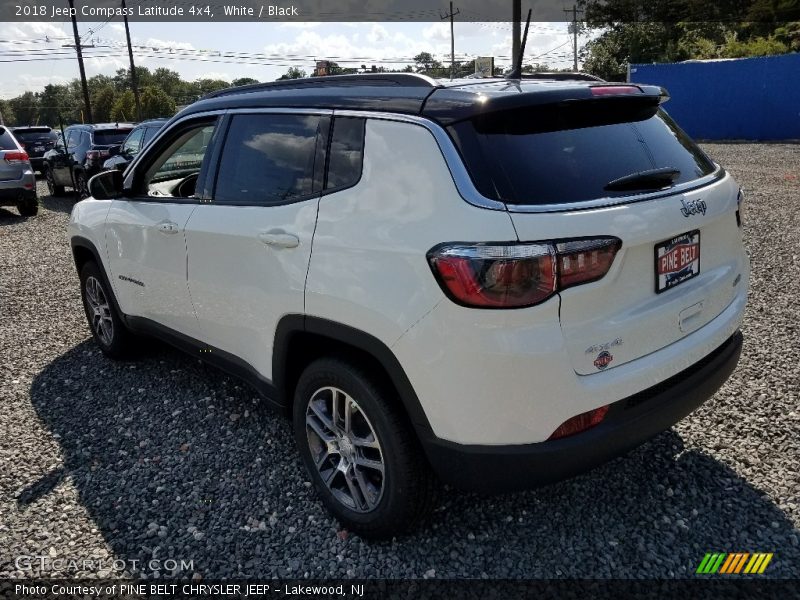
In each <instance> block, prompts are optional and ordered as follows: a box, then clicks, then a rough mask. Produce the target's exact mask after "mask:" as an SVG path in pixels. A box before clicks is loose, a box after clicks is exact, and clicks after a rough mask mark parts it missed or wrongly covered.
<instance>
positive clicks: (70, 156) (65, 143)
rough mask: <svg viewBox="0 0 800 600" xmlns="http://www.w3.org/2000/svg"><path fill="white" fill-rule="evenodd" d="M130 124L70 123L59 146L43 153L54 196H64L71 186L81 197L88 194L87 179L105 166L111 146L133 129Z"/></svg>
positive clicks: (57, 144) (51, 191)
mask: <svg viewBox="0 0 800 600" xmlns="http://www.w3.org/2000/svg"><path fill="white" fill-rule="evenodd" d="M131 129H133V125H131V124H127V123H99V124H95V125H70V126H69V127H67V128H66V129H65V130H64V139H63V140H62V139H61V136H58V141H57V143H56V145H55V146H54V147H53V148H52V149H51V150H48V151H47V152H45V154H44V166H43V169H44V175H45V178H46V179H47V188H48V190H49V191H50V195H52V196H62V195H64V188H65V187H72V188H73V189H74V190H75V191H76V192H77V194H78V196H79V197H80V198H85V197H87V196H88V195H89V188H88V185H87V184H88V182H89V179H91V177H92V176H93V175H95V174H97V173H99V172H100V171H102V169H103V162H104V161H105V160H106V159H107V158H108V157H109V149H110V148H112V147H114V146H119V145H120V144H121V143H122V141H123V140H124V139H125V137H126V136H127V135H128V134H129V133H130V132H131Z"/></svg>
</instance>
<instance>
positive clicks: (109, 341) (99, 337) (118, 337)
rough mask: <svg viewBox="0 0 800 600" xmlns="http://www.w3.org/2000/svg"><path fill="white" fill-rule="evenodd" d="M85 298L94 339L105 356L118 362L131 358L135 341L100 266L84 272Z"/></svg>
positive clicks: (92, 265) (88, 266) (90, 264)
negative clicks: (117, 308)
mask: <svg viewBox="0 0 800 600" xmlns="http://www.w3.org/2000/svg"><path fill="white" fill-rule="evenodd" d="M80 278H81V298H82V300H83V308H84V311H85V312H86V319H87V321H89V329H91V331H92V337H94V340H95V342H96V343H97V345H98V346H99V347H100V350H102V352H103V354H105V355H106V356H108V357H109V358H113V359H116V360H119V359H124V358H128V357H130V356H131V354H132V353H133V350H134V337H133V334H132V333H131V332H130V331H129V330H128V328H127V327H126V326H125V324H124V323H123V322H122V319H121V318H120V316H119V314H118V313H117V310H116V308H115V305H114V300H113V297H112V296H111V294H112V292H111V290H110V289H108V287H107V285H106V283H105V278H104V277H103V276H102V274H101V273H100V268H99V267H98V266H97V264H96V263H94V262H92V261H89V262H87V263H86V264H85V265H83V268H82V269H81V275H80Z"/></svg>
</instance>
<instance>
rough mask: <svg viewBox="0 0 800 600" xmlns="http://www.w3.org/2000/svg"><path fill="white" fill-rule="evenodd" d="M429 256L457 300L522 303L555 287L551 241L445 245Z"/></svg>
mask: <svg viewBox="0 0 800 600" xmlns="http://www.w3.org/2000/svg"><path fill="white" fill-rule="evenodd" d="M428 260H429V261H430V264H431V267H432V268H433V272H434V273H435V274H436V276H437V277H438V279H439V282H440V283H441V285H442V289H443V290H444V291H445V292H446V293H447V294H448V295H449V296H450V298H452V299H453V300H454V301H455V302H457V303H458V304H462V305H464V306H479V307H483V308H519V307H522V306H532V305H534V304H539V303H540V302H543V301H544V300H546V299H547V298H549V297H550V296H552V295H553V294H554V293H555V291H556V277H555V256H554V254H553V248H552V246H550V245H548V244H528V245H524V244H520V245H513V246H504V245H496V246H495V245H488V246H480V245H476V246H467V245H463V246H462V245H452V246H445V247H442V248H440V249H439V250H434V251H432V252H431V253H430V254H429V256H428Z"/></svg>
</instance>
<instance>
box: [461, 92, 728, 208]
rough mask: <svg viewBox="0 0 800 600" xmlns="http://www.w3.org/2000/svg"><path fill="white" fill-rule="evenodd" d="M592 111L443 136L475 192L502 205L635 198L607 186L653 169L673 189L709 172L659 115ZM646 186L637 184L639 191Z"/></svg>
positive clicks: (472, 126)
mask: <svg viewBox="0 0 800 600" xmlns="http://www.w3.org/2000/svg"><path fill="white" fill-rule="evenodd" d="M595 109H596V107H595ZM595 109H592V111H591V113H590V114H589V115H588V116H587V114H585V113H584V114H578V113H562V112H559V111H560V109H558V108H556V109H553V110H544V111H542V110H539V111H534V110H527V111H526V112H525V113H524V114H523V113H520V111H509V112H507V113H502V114H501V115H496V116H488V117H484V118H482V119H476V120H471V121H464V122H461V123H456V124H455V125H452V126H451V127H450V128H449V130H450V133H451V135H452V137H453V139H454V141H455V142H456V145H457V146H458V147H459V150H460V151H461V154H462V156H463V157H464V161H465V163H466V166H467V169H468V170H469V172H470V175H471V176H472V179H473V181H474V183H475V185H476V187H477V188H478V189H479V191H480V192H481V193H482V194H483V195H484V196H487V197H489V198H493V199H496V200H501V201H503V202H506V203H508V204H517V205H537V204H564V203H572V202H581V201H585V200H593V199H597V198H605V197H616V196H624V195H626V194H627V195H629V194H631V193H637V192H636V191H634V190H631V189H616V188H614V187H613V186H611V187H610V188H609V187H608V185H609V183H611V182H613V181H614V180H617V179H620V178H624V177H628V176H631V175H633V174H637V173H641V172H648V171H653V170H657V169H669V170H671V171H677V173H676V174H675V175H674V177H672V178H671V181H672V184H680V183H685V182H688V181H693V180H696V179H698V178H701V177H703V176H705V175H708V174H710V173H712V172H713V171H714V169H715V167H714V164H713V163H712V162H711V160H710V159H709V158H708V157H707V156H706V155H705V154H704V153H703V152H702V151H701V150H700V148H698V147H697V145H696V144H695V143H694V142H692V141H691V139H689V137H688V136H687V135H686V134H685V133H684V132H683V131H681V129H680V128H679V127H678V126H677V125H676V124H675V123H674V121H672V119H670V117H669V116H668V115H667V114H666V113H665V112H663V111H658V112H657V113H654V112H653V111H651V112H650V113H649V114H642V115H639V116H640V117H644V118H641V119H638V120H636V119H631V118H623V119H620V118H619V115H617V116H616V117H613V118H605V117H604V116H603V115H602V114H601V113H600V112H598V111H597V110H595ZM647 183H648V180H646V179H645V178H642V179H641V184H642V186H643V187H642V189H643V190H644V189H645V185H646V184H647ZM669 183H670V182H669V181H667V182H666V184H667V185H668V184H669ZM649 185H650V186H651V188H649V189H647V190H646V191H652V185H653V184H652V181H650V182H649ZM633 187H635V185H634V186H633Z"/></svg>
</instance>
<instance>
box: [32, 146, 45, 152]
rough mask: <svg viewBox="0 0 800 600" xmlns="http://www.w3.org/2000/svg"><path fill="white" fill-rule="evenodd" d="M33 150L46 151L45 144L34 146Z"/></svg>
mask: <svg viewBox="0 0 800 600" xmlns="http://www.w3.org/2000/svg"><path fill="white" fill-rule="evenodd" d="M33 151H34V152H44V146H34V147H33Z"/></svg>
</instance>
